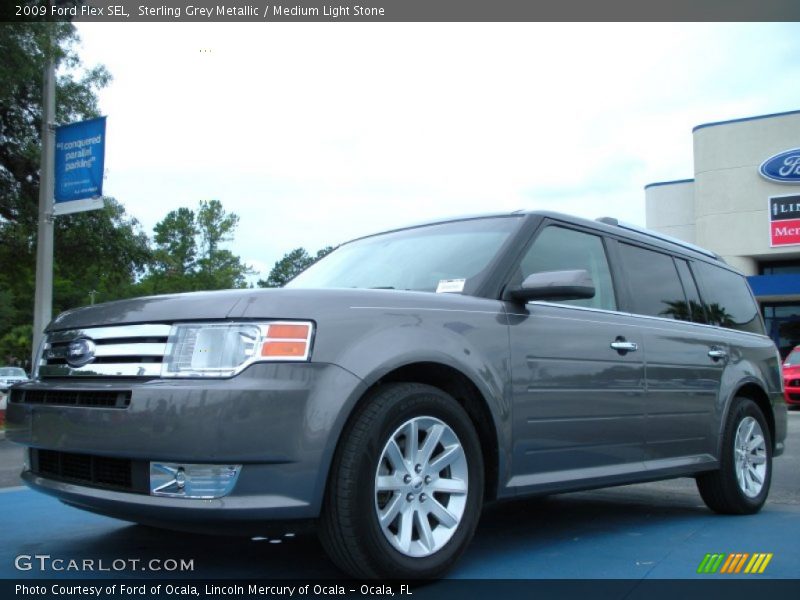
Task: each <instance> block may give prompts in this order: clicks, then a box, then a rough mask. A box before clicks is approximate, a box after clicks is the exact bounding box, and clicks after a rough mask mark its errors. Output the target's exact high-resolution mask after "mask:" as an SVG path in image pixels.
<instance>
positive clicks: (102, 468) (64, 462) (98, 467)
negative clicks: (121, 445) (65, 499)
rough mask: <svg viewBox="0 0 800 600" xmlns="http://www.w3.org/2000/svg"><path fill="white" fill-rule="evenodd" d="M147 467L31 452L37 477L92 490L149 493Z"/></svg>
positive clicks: (115, 460) (87, 456)
mask: <svg viewBox="0 0 800 600" xmlns="http://www.w3.org/2000/svg"><path fill="white" fill-rule="evenodd" d="M146 468H147V463H146V462H145V461H133V460H130V459H127V458H110V457H108V456H94V455H91V454H76V453H73V452H60V451H58V450H38V449H35V448H34V449H31V471H32V472H33V473H35V474H36V475H41V476H42V477H46V478H50V479H59V480H62V481H67V482H70V483H77V484H81V485H87V486H91V487H102V488H111V489H115V490H121V491H126V492H138V493H148V484H147V479H146V475H145V473H146Z"/></svg>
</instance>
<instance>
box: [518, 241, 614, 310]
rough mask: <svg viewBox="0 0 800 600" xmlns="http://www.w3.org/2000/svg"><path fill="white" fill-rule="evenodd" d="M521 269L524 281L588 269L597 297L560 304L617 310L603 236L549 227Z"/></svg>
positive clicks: (527, 256)
mask: <svg viewBox="0 0 800 600" xmlns="http://www.w3.org/2000/svg"><path fill="white" fill-rule="evenodd" d="M520 269H521V271H522V279H525V278H526V277H527V276H528V275H532V274H533V273H541V272H543V271H569V270H572V269H585V270H586V271H588V272H589V275H591V277H592V281H593V282H594V287H595V295H594V298H586V299H580V300H563V301H559V304H572V305H574V306H586V307H590V308H603V309H606V310H616V309H617V301H616V300H615V299H614V286H613V285H612V283H611V271H610V270H609V268H608V260H607V259H606V252H605V248H604V247H603V240H602V239H601V238H600V236H597V235H592V234H590V233H584V232H582V231H575V230H573V229H565V228H563V227H556V226H549V227H546V228H545V229H544V230H543V231H542V232H540V233H539V235H538V236H537V237H536V240H535V241H534V242H533V245H532V246H531V247H530V249H529V250H528V252H527V254H526V255H525V257H524V258H523V259H522V263H521V264H520Z"/></svg>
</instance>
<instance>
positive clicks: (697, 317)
mask: <svg viewBox="0 0 800 600" xmlns="http://www.w3.org/2000/svg"><path fill="white" fill-rule="evenodd" d="M675 265H676V266H677V267H678V275H680V276H681V283H683V291H684V292H686V300H687V301H688V302H689V315H690V316H691V318H692V321H694V322H695V323H708V319H706V311H705V309H704V308H703V303H702V302H701V300H700V293H699V292H698V291H697V284H696V283H695V281H694V277H693V276H692V272H691V271H690V270H689V263H687V262H686V261H685V260H681V259H679V258H676V259H675Z"/></svg>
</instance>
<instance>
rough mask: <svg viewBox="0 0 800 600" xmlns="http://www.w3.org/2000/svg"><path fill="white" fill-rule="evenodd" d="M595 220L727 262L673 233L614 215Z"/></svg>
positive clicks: (714, 253)
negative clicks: (663, 231)
mask: <svg viewBox="0 0 800 600" xmlns="http://www.w3.org/2000/svg"><path fill="white" fill-rule="evenodd" d="M595 221H597V222H598V223H605V224H606V225H611V226H612V227H621V228H622V229H627V230H628V231H635V232H636V233H641V234H642V235H646V236H649V237H652V238H656V239H658V240H662V241H664V242H669V243H670V244H675V245H676V246H682V247H684V248H688V249H689V250H693V251H695V252H699V253H700V254H703V255H705V256H710V257H711V258H714V259H716V260H720V261H722V262H725V261H724V260H723V258H722V257H721V256H720V255H719V254H717V253H716V252H712V251H711V250H706V249H705V248H701V247H700V246H696V245H694V244H690V243H689V242H684V241H683V240H680V239H678V238H676V237H672V236H671V235H666V234H663V233H658V232H657V231H653V230H651V229H645V228H644V227H639V226H637V225H632V224H631V223H625V222H624V221H620V220H619V219H615V218H614V217H600V218H599V219H595Z"/></svg>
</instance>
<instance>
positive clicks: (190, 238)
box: [153, 207, 198, 276]
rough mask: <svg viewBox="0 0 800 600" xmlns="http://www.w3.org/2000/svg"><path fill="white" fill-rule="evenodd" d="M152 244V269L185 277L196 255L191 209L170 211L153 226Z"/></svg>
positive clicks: (193, 217) (195, 232)
mask: <svg viewBox="0 0 800 600" xmlns="http://www.w3.org/2000/svg"><path fill="white" fill-rule="evenodd" d="M153 232H154V233H155V235H154V236H153V241H154V242H155V244H156V247H155V250H154V269H155V270H156V271H157V272H161V273H163V274H165V275H179V276H185V275H187V274H189V273H191V272H192V270H193V269H194V266H195V260H196V258H197V242H196V241H195V238H196V237H197V234H198V228H197V225H196V224H195V214H194V211H193V210H191V209H189V208H183V207H182V208H179V209H177V210H173V211H170V212H169V213H167V216H166V217H164V218H163V219H162V220H161V221H160V222H159V223H157V224H156V226H155V227H154V228H153Z"/></svg>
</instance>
